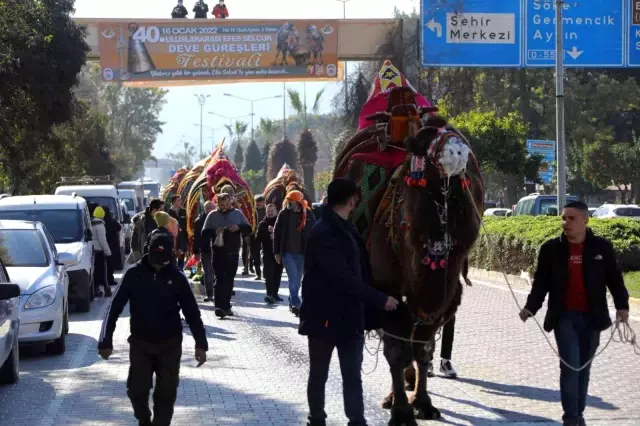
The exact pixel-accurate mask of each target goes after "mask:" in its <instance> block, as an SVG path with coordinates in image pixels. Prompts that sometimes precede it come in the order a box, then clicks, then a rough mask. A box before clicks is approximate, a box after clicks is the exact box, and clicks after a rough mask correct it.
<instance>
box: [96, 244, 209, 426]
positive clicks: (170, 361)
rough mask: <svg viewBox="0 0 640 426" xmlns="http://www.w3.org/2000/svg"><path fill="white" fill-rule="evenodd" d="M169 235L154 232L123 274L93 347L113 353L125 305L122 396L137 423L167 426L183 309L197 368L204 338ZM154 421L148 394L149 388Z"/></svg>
mask: <svg viewBox="0 0 640 426" xmlns="http://www.w3.org/2000/svg"><path fill="white" fill-rule="evenodd" d="M172 252H173V238H172V237H171V236H169V235H167V234H166V233H164V232H157V233H155V234H154V235H153V236H152V237H151V241H150V242H149V253H148V254H145V255H144V256H143V257H142V260H141V261H140V262H138V263H137V264H136V265H134V266H133V267H131V268H130V269H128V270H127V272H126V273H125V275H124V277H123V279H122V284H120V287H119V288H118V290H117V291H116V294H115V296H114V298H113V302H112V304H111V306H110V309H109V311H108V312H107V316H106V318H105V320H104V322H103V324H102V331H101V333H100V340H99V343H98V351H99V353H100V356H101V357H102V358H104V359H109V357H110V356H111V353H112V352H113V333H114V331H115V328H116V322H117V321H118V317H119V316H120V314H121V313H122V310H123V309H124V307H125V306H126V305H127V303H128V304H129V307H130V310H131V321H130V323H131V324H130V328H131V336H130V337H129V339H128V341H129V347H130V350H129V359H130V362H131V365H130V367H129V377H128V378H127V394H128V396H129V399H130V400H131V404H132V405H133V413H134V415H135V416H136V419H138V422H139V424H140V425H141V426H150V425H154V426H169V425H170V424H171V418H172V417H173V406H174V404H175V402H176V396H177V393H178V382H179V376H180V358H181V357H182V323H181V321H180V311H181V310H182V312H183V313H184V316H185V317H186V321H187V323H188V324H189V328H190V329H191V333H192V334H193V337H194V339H195V341H196V352H195V358H196V360H197V361H198V367H199V366H201V365H202V364H204V363H205V361H206V360H207V353H206V352H207V350H208V349H209V346H208V343H207V336H206V332H205V329H204V325H203V323H202V319H201V318H200V310H199V309H198V304H197V302H196V299H195V297H194V295H193V292H192V291H191V286H190V285H189V281H188V280H187V277H186V276H185V275H184V274H183V273H182V272H180V271H178V270H177V269H176V268H175V266H173V263H174V262H175V259H174V258H173V254H172ZM154 373H155V375H156V381H155V390H154V392H153V404H154V406H153V422H152V421H151V410H150V409H149V393H150V391H151V388H152V387H153V375H154Z"/></svg>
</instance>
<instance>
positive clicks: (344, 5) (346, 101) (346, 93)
mask: <svg viewBox="0 0 640 426" xmlns="http://www.w3.org/2000/svg"><path fill="white" fill-rule="evenodd" d="M338 1H339V2H340V3H342V19H347V2H348V1H349V0H338ZM347 76H348V73H347V61H344V111H345V112H347V110H348V108H349V88H348V86H347V85H348V83H347Z"/></svg>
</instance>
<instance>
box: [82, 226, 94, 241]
mask: <svg viewBox="0 0 640 426" xmlns="http://www.w3.org/2000/svg"><path fill="white" fill-rule="evenodd" d="M84 240H85V241H87V242H88V241H91V240H93V232H91V229H87V230H86V231H84Z"/></svg>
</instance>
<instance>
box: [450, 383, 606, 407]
mask: <svg viewBox="0 0 640 426" xmlns="http://www.w3.org/2000/svg"><path fill="white" fill-rule="evenodd" d="M457 381H458V382H462V383H467V384H470V385H474V386H478V387H481V388H484V389H485V392H486V393H488V394H492V395H498V396H515V397H519V398H527V399H533V400H537V401H546V402H557V403H558V404H560V391H559V390H551V389H544V388H536V387H532V386H522V385H507V384H504V383H495V382H488V381H484V380H478V379H470V378H466V377H463V378H458V379H457ZM587 406H589V407H594V408H598V409H601V410H618V407H616V406H615V405H613V404H610V403H608V402H606V401H603V400H602V398H600V397H596V396H589V397H588V398H587Z"/></svg>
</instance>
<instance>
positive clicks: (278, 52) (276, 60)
mask: <svg viewBox="0 0 640 426" xmlns="http://www.w3.org/2000/svg"><path fill="white" fill-rule="evenodd" d="M278 56H280V50H279V49H278V51H277V52H276V58H275V59H274V60H273V66H275V65H276V63H277V62H278Z"/></svg>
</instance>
